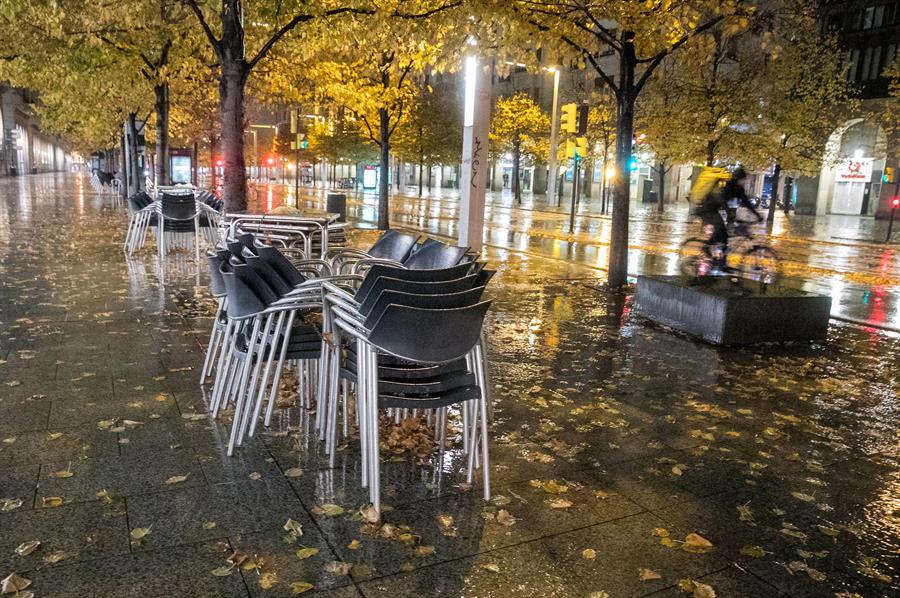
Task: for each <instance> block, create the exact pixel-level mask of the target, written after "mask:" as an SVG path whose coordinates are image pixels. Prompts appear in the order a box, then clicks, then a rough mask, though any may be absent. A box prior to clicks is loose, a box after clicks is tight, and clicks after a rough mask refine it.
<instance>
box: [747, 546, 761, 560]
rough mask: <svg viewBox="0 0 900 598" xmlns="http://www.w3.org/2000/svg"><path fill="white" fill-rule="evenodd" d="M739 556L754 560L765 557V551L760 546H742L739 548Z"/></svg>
mask: <svg viewBox="0 0 900 598" xmlns="http://www.w3.org/2000/svg"><path fill="white" fill-rule="evenodd" d="M741 554H742V555H744V556H749V557H753V558H755V559H761V558H762V557H764V556H766V551H765V549H763V547H762V546H744V547H743V548H741Z"/></svg>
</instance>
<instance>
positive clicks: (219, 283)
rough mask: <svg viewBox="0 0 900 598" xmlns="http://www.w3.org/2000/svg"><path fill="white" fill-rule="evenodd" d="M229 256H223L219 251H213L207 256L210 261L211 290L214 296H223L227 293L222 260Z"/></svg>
mask: <svg viewBox="0 0 900 598" xmlns="http://www.w3.org/2000/svg"><path fill="white" fill-rule="evenodd" d="M225 259H227V258H224V259H223V258H222V256H221V255H219V253H213V254H210V255H207V256H206V261H207V262H208V263H209V292H210V293H211V294H212V296H213V297H222V296H223V295H225V294H226V292H227V291H226V290H225V282H224V281H223V280H222V271H221V267H222V262H223V261H224V260H225Z"/></svg>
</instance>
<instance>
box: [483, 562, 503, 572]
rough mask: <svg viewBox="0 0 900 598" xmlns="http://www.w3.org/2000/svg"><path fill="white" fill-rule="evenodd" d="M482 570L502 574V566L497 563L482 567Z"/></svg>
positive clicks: (486, 564)
mask: <svg viewBox="0 0 900 598" xmlns="http://www.w3.org/2000/svg"><path fill="white" fill-rule="evenodd" d="M481 568H482V569H485V570H487V571H490V572H492V573H500V566H499V565H497V564H496V563H485V564H484V565H482V566H481Z"/></svg>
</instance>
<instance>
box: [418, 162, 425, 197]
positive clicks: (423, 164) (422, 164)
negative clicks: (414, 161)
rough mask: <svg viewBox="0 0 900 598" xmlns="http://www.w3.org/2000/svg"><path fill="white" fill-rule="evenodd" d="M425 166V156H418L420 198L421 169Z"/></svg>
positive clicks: (420, 192)
mask: <svg viewBox="0 0 900 598" xmlns="http://www.w3.org/2000/svg"><path fill="white" fill-rule="evenodd" d="M423 166H425V155H424V154H422V155H420V156H419V197H422V167H423Z"/></svg>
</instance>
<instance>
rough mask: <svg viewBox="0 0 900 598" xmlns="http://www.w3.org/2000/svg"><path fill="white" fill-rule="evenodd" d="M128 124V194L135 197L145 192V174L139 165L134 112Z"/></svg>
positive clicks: (129, 117) (129, 116) (129, 115)
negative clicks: (138, 193)
mask: <svg viewBox="0 0 900 598" xmlns="http://www.w3.org/2000/svg"><path fill="white" fill-rule="evenodd" d="M126 123H127V129H128V130H127V132H126V137H128V156H127V158H126V159H127V160H128V171H129V180H128V194H129V195H134V194H135V193H137V192H139V191H143V189H144V185H143V176H144V173H143V172H142V170H141V168H140V164H139V163H138V162H139V160H138V130H137V115H136V114H135V113H134V112H131V113H129V114H128V120H127V121H126Z"/></svg>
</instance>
